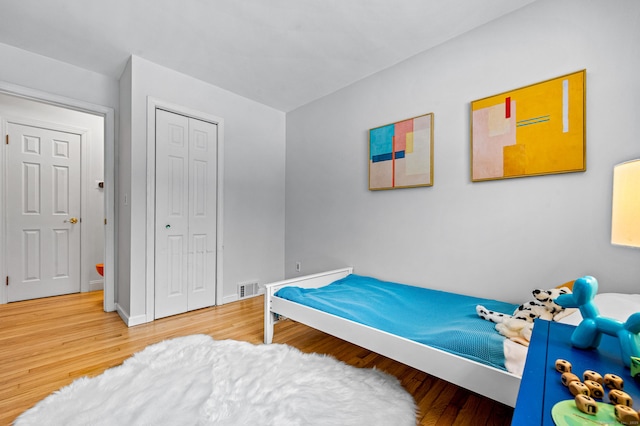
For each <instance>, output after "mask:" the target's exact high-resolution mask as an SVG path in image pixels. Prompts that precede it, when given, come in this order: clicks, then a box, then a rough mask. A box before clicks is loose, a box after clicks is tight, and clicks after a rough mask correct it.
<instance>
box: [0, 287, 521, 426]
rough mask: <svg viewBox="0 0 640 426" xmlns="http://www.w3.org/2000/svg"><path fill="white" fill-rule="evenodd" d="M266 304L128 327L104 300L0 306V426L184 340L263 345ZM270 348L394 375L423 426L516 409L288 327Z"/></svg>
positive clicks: (475, 420)
mask: <svg viewBox="0 0 640 426" xmlns="http://www.w3.org/2000/svg"><path fill="white" fill-rule="evenodd" d="M262 332H263V298H262V296H260V297H255V298H252V299H245V300H241V301H238V302H234V303H229V304H227V305H222V306H218V307H214V308H207V309H201V310H198V311H194V312H190V313H187V314H182V315H177V316H174V317H170V318H164V319H161V320H158V321H154V322H152V323H149V324H143V325H139V326H136V327H130V328H129V327H127V326H126V325H125V324H124V323H123V322H122V320H121V319H120V317H119V316H118V315H117V314H116V313H114V312H110V313H105V312H103V311H102V292H92V293H81V294H73V295H67V296H58V297H51V298H46V299H38V300H30V301H25V302H16V303H10V304H6V305H0V425H9V424H11V423H12V422H13V420H14V419H15V418H16V417H17V416H18V415H19V414H20V413H22V412H23V411H25V410H26V409H28V408H29V407H31V406H33V405H34V404H35V403H36V402H38V401H40V400H41V399H43V398H44V397H46V396H47V395H48V394H50V393H51V392H53V391H55V390H57V389H59V388H60V387H62V386H65V385H68V384H69V383H71V382H72V381H73V380H74V379H76V378H78V377H81V376H85V375H87V376H95V375H98V374H100V373H102V372H103V371H104V370H105V369H107V368H110V367H114V366H116V365H119V364H120V363H122V361H124V360H125V359H126V358H128V357H129V356H131V355H132V354H133V353H135V352H138V351H140V350H142V349H143V348H144V347H146V346H147V345H150V344H152V343H156V342H159V341H161V340H164V339H167V338H171V337H177V336H184V335H188V334H196V333H203V334H209V335H211V336H212V337H214V338H215V339H219V340H221V339H235V340H244V341H248V342H251V343H254V344H260V343H262V338H263V337H262ZM274 343H286V344H289V345H292V346H295V347H297V348H298V349H300V350H302V351H304V352H319V353H326V354H331V355H333V356H334V357H335V358H337V359H339V360H342V361H344V362H346V363H348V364H351V365H354V366H356V367H367V368H369V367H374V366H375V367H376V368H378V369H380V370H383V371H386V372H387V373H390V374H393V375H395V376H396V377H398V379H399V380H400V381H401V382H402V384H403V386H404V387H405V388H406V389H407V390H408V391H409V392H410V393H411V394H412V395H413V396H414V398H415V400H416V403H417V405H418V409H419V413H418V424H420V425H509V424H510V423H511V418H512V415H513V409H512V408H510V407H507V406H505V405H503V404H500V403H497V402H494V401H492V400H490V399H487V398H484V397H482V396H479V395H477V394H474V393H471V392H468V391H466V390H464V389H461V388H459V387H457V386H454V385H451V384H449V383H447V382H444V381H442V380H439V379H436V378H434V377H433V376H429V375H427V374H425V373H423V372H421V371H418V370H415V369H413V368H411V367H408V366H406V365H404V364H401V363H398V362H396V361H393V360H390V359H388V358H385V357H383V356H380V355H378V354H376V353H373V352H371V351H368V350H366V349H363V348H361V347H358V346H355V345H352V344H350V343H348V342H345V341H342V340H340V339H337V338H335V337H333V336H329V335H327V334H324V333H322V332H319V331H317V330H314V329H311V328H309V327H306V326H304V325H302V324H299V323H295V322H293V321H289V320H287V321H283V322H281V323H279V324H277V325H276V330H275V338H274Z"/></svg>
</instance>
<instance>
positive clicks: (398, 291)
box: [275, 274, 517, 371]
mask: <svg viewBox="0 0 640 426" xmlns="http://www.w3.org/2000/svg"><path fill="white" fill-rule="evenodd" d="M275 295H276V296H277V297H280V298H283V299H287V300H290V301H293V302H296V303H300V304H302V305H305V306H309V307H311V308H314V309H318V310H321V311H324V312H327V313H329V314H333V315H336V316H339V317H342V318H345V319H348V320H351V321H355V322H357V323H360V324H364V325H367V326H370V327H373V328H376V329H378V330H382V331H385V332H388V333H391V334H394V335H397V336H400V337H404V338H406V339H410V340H413V341H416V342H419V343H423V344H425V345H428V346H431V347H434V348H438V349H440V350H443V351H446V352H449V353H452V354H456V355H459V356H462V357H465V358H468V359H472V360H474V361H477V362H480V363H483V364H486V365H490V366H492V367H495V368H498V369H501V370H505V371H506V370H507V368H506V367H505V348H504V343H505V338H504V337H503V336H501V335H500V334H498V333H497V332H496V330H495V329H494V324H493V323H491V322H489V321H485V320H483V319H481V318H479V317H478V316H477V314H476V305H478V304H481V305H484V306H485V307H487V308H488V309H491V310H494V311H498V312H513V310H514V309H515V308H516V307H517V305H514V304H511V303H506V302H501V301H497V300H493V299H484V298H478V297H472V296H466V295H461V294H456V293H449V292H445V291H439V290H432V289H427V288H422V287H415V286H409V285H405V284H400V283H394V282H388V281H382V280H379V279H376V278H372V277H365V276H360V275H355V274H351V275H348V276H347V277H345V278H343V279H340V280H338V281H335V282H333V283H331V284H329V285H327V286H324V287H320V288H307V289H305V288H300V287H284V288H282V289H280V290H278V292H276V294H275Z"/></svg>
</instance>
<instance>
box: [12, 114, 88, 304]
mask: <svg viewBox="0 0 640 426" xmlns="http://www.w3.org/2000/svg"><path fill="white" fill-rule="evenodd" d="M7 133H8V137H9V140H8V142H9V143H8V145H7V148H8V149H7V175H8V176H7V212H6V213H7V250H6V253H7V275H8V276H7V281H8V300H9V302H13V301H17V300H26V299H34V298H38V297H48V296H55V295H60V294H67V293H76V292H79V291H80V135H77V134H72V133H66V132H61V131H57V130H53V129H45V128H40V127H32V126H27V125H23V124H16V123H8V126H7Z"/></svg>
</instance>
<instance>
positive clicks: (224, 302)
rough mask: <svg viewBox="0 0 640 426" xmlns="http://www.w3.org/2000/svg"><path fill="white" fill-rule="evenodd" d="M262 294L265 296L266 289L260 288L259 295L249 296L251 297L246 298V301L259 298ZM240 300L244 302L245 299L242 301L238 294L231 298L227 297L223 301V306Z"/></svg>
mask: <svg viewBox="0 0 640 426" xmlns="http://www.w3.org/2000/svg"><path fill="white" fill-rule="evenodd" d="M261 294H264V287H262V286H261V287H260V290H259V291H258V294H256V295H255V296H249V297H245V299H250V298H252V297H258V296H260V295H261ZM238 300H244V299H240V297H238V294H237V293H236V294H232V295H230V296H225V297H224V298H223V299H222V305H226V304H227V303H231V302H237V301H238Z"/></svg>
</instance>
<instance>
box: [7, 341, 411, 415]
mask: <svg viewBox="0 0 640 426" xmlns="http://www.w3.org/2000/svg"><path fill="white" fill-rule="evenodd" d="M415 423H416V417H415V403H414V400H413V398H412V396H411V395H409V393H407V392H406V391H405V390H404V388H402V386H401V385H400V383H399V381H398V380H397V379H396V378H395V377H393V376H390V375H388V374H386V373H383V372H381V371H378V370H375V369H361V368H355V367H351V366H349V365H347V364H345V363H342V362H339V361H337V360H336V359H334V358H332V357H328V356H322V355H318V354H304V353H302V352H300V351H298V350H297V349H295V348H292V347H290V346H287V345H277V344H272V345H252V344H250V343H246V342H238V341H233V340H220V341H217V340H214V339H212V338H211V337H210V336H206V335H193V336H187V337H179V338H175V339H171V340H165V341H163V342H160V343H157V344H155V345H151V346H148V347H147V348H145V349H144V350H142V351H140V352H138V353H136V354H134V355H133V356H132V357H131V358H129V359H127V360H125V362H124V363H123V364H122V365H120V366H118V367H114V368H111V369H109V370H107V371H105V372H104V373H103V374H101V375H99V376H96V377H93V378H86V377H83V378H80V379H77V380H76V381H74V382H73V383H71V384H70V385H69V386H66V387H64V388H62V389H60V390H58V391H56V392H55V393H53V394H51V395H49V396H48V397H47V398H45V399H44V400H42V401H40V402H39V403H38V404H36V405H35V406H34V407H33V408H31V409H29V410H27V411H26V412H24V413H23V414H22V415H21V416H20V417H18V419H17V420H16V423H15V424H16V425H20V426H23V425H45V424H46V425H207V424H215V425H279V426H289V425H305V426H306V425H341V426H342V425H390V426H391V425H392V426H400V425H415Z"/></svg>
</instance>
